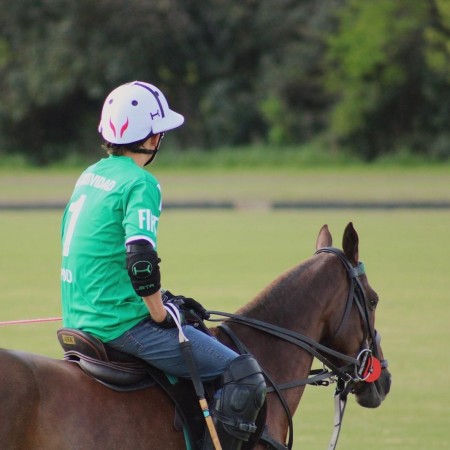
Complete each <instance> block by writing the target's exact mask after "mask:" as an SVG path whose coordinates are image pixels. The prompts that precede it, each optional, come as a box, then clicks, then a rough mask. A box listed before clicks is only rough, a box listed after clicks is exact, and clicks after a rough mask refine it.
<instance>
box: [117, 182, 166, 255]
mask: <svg viewBox="0 0 450 450" xmlns="http://www.w3.org/2000/svg"><path fill="white" fill-rule="evenodd" d="M124 208H125V214H124V221H123V228H124V230H125V242H129V241H130V240H135V239H146V240H148V241H150V242H151V244H152V245H153V247H154V248H155V249H156V248H157V231H158V222H159V216H160V214H161V188H160V186H159V184H157V183H153V182H150V181H143V182H140V183H138V184H136V185H134V186H133V187H132V188H131V189H130V192H129V195H128V197H127V201H126V204H125V205H124Z"/></svg>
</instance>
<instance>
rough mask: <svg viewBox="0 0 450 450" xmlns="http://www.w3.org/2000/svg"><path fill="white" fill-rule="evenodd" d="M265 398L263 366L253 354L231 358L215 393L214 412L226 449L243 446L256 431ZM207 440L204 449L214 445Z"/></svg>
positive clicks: (237, 448) (220, 437) (238, 448)
mask: <svg viewBox="0 0 450 450" xmlns="http://www.w3.org/2000/svg"><path fill="white" fill-rule="evenodd" d="M265 398H266V383H265V380H264V376H263V374H262V370H261V367H260V366H259V364H258V362H257V361H256V359H255V358H254V357H253V356H251V355H241V356H238V357H237V358H236V359H234V360H233V361H231V362H230V363H229V365H228V367H227V369H226V370H225V372H224V373H223V375H222V388H221V389H220V390H218V391H217V393H216V395H215V396H214V404H213V407H212V411H211V413H212V416H213V418H214V422H215V424H216V428H217V433H218V435H219V439H220V442H221V444H222V447H223V449H224V450H226V449H233V450H240V448H241V446H242V443H243V442H244V441H248V440H249V438H250V436H251V434H252V433H254V432H255V431H256V425H255V420H256V417H257V415H258V412H259V410H260V409H261V407H262V405H263V404H264V401H265ZM207 441H208V439H207V440H206V443H205V446H204V447H203V448H204V450H209V449H212V448H213V447H211V446H210V444H208V442H207Z"/></svg>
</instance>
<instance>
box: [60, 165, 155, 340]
mask: <svg viewBox="0 0 450 450" xmlns="http://www.w3.org/2000/svg"><path fill="white" fill-rule="evenodd" d="M160 213H161V190H160V186H159V184H158V181H157V180H156V179H155V178H154V177H153V175H151V174H150V173H148V172H147V171H145V170H144V169H142V168H141V167H139V166H138V165H137V164H136V163H135V162H134V161H133V160H132V159H131V158H128V157H126V156H110V157H109V158H105V159H102V160H100V161H99V162H97V163H96V164H94V165H93V166H91V167H89V168H88V169H86V170H85V171H84V172H83V173H82V174H81V176H80V178H79V179H78V181H77V183H76V185H75V189H74V191H73V194H72V197H71V199H70V202H69V204H68V205H67V207H66V210H65V212H64V216H63V220H62V247H63V248H62V253H63V257H62V268H61V291H62V308H63V325H64V326H65V327H70V328H77V329H81V330H83V331H87V332H88V333H92V334H93V335H94V336H96V337H98V338H99V339H101V340H102V341H105V342H107V341H110V340H112V339H115V338H117V337H118V336H120V335H121V334H123V333H124V332H125V331H127V330H128V329H130V328H131V327H133V326H134V325H136V324H137V323H138V322H140V321H141V320H142V319H143V318H145V317H147V316H148V315H149V311H148V308H147V306H146V305H145V303H144V301H143V300H142V298H141V297H139V296H138V295H137V294H136V293H135V291H134V289H133V286H132V285H131V281H130V278H129V276H128V271H127V268H126V243H127V242H129V241H130V240H136V239H145V240H147V241H149V242H151V243H152V245H153V247H154V248H155V249H156V247H157V239H156V233H157V228H158V221H159V216H160Z"/></svg>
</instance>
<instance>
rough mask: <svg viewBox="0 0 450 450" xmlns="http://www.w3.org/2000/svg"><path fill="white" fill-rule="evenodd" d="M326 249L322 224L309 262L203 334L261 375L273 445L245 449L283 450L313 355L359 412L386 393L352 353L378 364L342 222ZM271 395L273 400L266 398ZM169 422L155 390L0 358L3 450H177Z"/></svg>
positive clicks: (26, 357) (362, 283) (17, 357)
mask: <svg viewBox="0 0 450 450" xmlns="http://www.w3.org/2000/svg"><path fill="white" fill-rule="evenodd" d="M331 245H332V238H331V234H330V233H329V231H328V227H327V226H326V225H325V226H323V227H322V229H321V230H320V233H319V236H318V238H317V244H316V248H317V250H318V252H317V253H316V254H315V255H314V256H313V257H312V258H310V259H308V260H307V261H305V262H304V263H302V264H300V265H298V266H297V267H295V268H293V269H291V270H289V271H288V272H286V273H285V274H283V275H281V276H280V277H278V278H277V279H276V280H275V281H274V282H272V283H271V284H270V285H269V286H268V287H267V288H266V289H265V290H263V291H262V292H261V293H260V294H259V295H258V296H257V297H256V298H255V299H254V300H253V301H252V302H250V303H249V304H247V305H246V306H244V307H243V308H242V309H240V310H239V311H238V312H237V314H236V315H235V316H233V317H232V318H230V319H228V320H226V321H225V327H221V326H219V327H217V328H214V329H213V332H214V333H215V334H216V335H217V337H218V338H219V339H220V340H222V341H224V342H225V343H226V344H228V345H232V346H238V347H239V346H242V347H243V348H246V349H248V351H250V352H251V353H252V354H253V355H254V356H255V357H256V358H257V360H258V361H259V363H260V365H261V366H262V367H263V369H264V370H265V372H266V375H267V377H268V386H269V393H268V399H267V419H266V425H267V430H268V435H270V439H271V440H273V442H275V441H276V442H278V443H283V445H281V444H274V445H273V446H270V445H269V447H268V444H267V443H265V444H264V445H263V444H262V443H260V444H257V445H256V447H255V448H258V449H262V448H289V446H290V445H291V442H289V443H288V447H285V442H286V439H287V437H288V434H289V427H290V426H291V417H292V415H293V414H294V413H295V411H296V409H297V407H298V405H299V402H300V399H301V397H302V394H303V390H304V387H305V383H308V376H309V374H310V369H311V366H312V362H313V359H314V357H316V358H319V359H321V360H322V361H324V364H325V365H326V366H327V367H329V368H330V371H329V372H328V374H330V375H329V376H334V377H337V378H339V379H340V380H341V381H342V383H343V386H344V387H343V389H344V390H345V394H347V393H348V392H350V390H351V392H353V393H354V394H355V396H356V399H357V401H358V403H359V404H361V405H362V406H364V407H377V406H378V405H379V404H380V403H381V402H382V401H383V399H384V398H385V396H386V395H387V394H388V392H389V388H390V374H389V372H388V370H387V367H386V366H387V364H385V363H382V371H381V376H380V377H379V378H378V380H377V381H375V382H372V383H368V382H366V381H364V380H363V378H365V376H363V373H362V371H363V370H362V369H364V367H362V366H363V365H364V364H362V362H361V359H362V357H361V355H365V354H368V353H370V352H369V350H371V351H372V353H373V354H374V355H375V356H377V357H378V358H379V359H381V360H383V356H382V351H381V348H380V344H379V339H377V338H376V331H375V329H374V320H375V317H374V315H375V311H374V310H375V306H376V303H377V301H378V298H377V295H376V293H375V292H374V291H373V290H372V288H371V287H370V286H369V284H368V281H367V277H366V275H365V274H364V270H363V266H362V264H360V263H359V261H358V235H357V234H356V232H355V230H354V229H353V226H352V224H351V223H350V224H349V225H348V226H347V228H346V230H345V232H344V237H343V252H342V251H340V250H337V249H334V248H331ZM247 320H248V322H247ZM300 333H301V334H300ZM233 341H234V342H233ZM365 349H367V353H366V352H365ZM361 350H363V351H362V352H361ZM325 376H328V375H327V374H325V375H323V374H322V375H318V376H316V379H319V378H320V379H323V377H325ZM313 378H314V376H313ZM305 380H306V381H305ZM273 387H275V390H278V391H279V392H280V393H281V399H280V398H279V396H278V395H276V393H275V392H271V390H272V389H273ZM173 415H174V406H173V404H172V403H171V402H170V400H168V398H167V397H166V395H165V394H164V393H163V392H162V391H161V390H160V389H159V388H158V387H156V386H154V387H150V388H146V389H145V390H141V391H135V392H127V393H121V392H116V391H113V390H111V389H109V388H107V387H105V386H104V385H102V384H100V383H98V382H97V381H95V380H94V379H93V378H91V377H89V376H88V375H86V374H85V373H84V372H83V371H82V370H81V369H80V368H79V367H78V366H76V365H75V364H72V363H69V362H67V361H63V360H54V359H50V358H47V357H43V356H38V355H33V354H28V353H22V352H16V351H8V350H1V351H0V447H1V448H2V449H4V450H12V449H14V450H21V449H24V450H25V449H26V450H30V449H33V450H40V449H42V450H44V449H45V450H53V449H54V450H66V449H67V450H68V449H83V450H85V449H96V450H97V449H109V450H113V449H121V450H123V449H133V450H137V449H154V450H158V449H164V450H167V449H182V448H185V445H186V444H185V441H184V438H183V434H182V433H180V432H177V431H175V430H174V427H173ZM290 440H292V438H291V439H290ZM276 445H278V446H276Z"/></svg>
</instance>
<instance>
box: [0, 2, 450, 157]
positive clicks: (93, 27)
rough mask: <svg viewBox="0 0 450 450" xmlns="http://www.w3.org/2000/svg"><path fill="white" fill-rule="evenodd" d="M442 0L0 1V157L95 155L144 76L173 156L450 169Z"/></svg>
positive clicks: (448, 52)
mask: <svg viewBox="0 0 450 450" xmlns="http://www.w3.org/2000/svg"><path fill="white" fill-rule="evenodd" d="M448 5H449V3H448V2H446V0H421V1H416V0H414V1H411V0H398V1H395V2H393V1H391V0H379V1H377V2H367V1H364V0H323V1H320V2H318V1H316V0H303V1H301V2H299V1H296V0H242V1H229V0H211V1H208V2H199V1H197V0H151V1H150V0H96V1H92V0H77V1H73V0H20V1H18V2H11V1H8V0H0V11H1V12H0V29H1V30H2V31H1V35H0V92H1V94H0V95H1V97H0V99H1V101H0V152H2V153H5V152H7V151H14V152H18V153H22V154H24V155H26V156H27V158H28V159H29V160H30V161H31V162H33V163H35V164H40V165H45V164H48V163H51V162H53V161H55V160H58V159H62V158H65V157H66V156H67V155H68V154H70V153H73V152H77V153H78V154H83V153H85V154H92V153H94V152H96V151H97V149H98V146H99V144H100V139H99V137H98V134H97V131H96V128H97V124H98V119H99V113H100V109H101V105H102V101H103V99H104V97H105V95H107V93H108V92H109V91H110V90H111V89H112V88H114V87H116V86H117V85H119V84H121V83H124V82H127V81H132V80H135V79H142V80H145V81H149V82H152V83H154V84H156V85H158V86H159V87H160V88H161V89H162V90H163V91H164V92H166V93H167V97H168V99H169V102H170V104H171V105H172V107H173V108H174V109H175V110H177V111H180V112H181V113H183V114H184V115H185V116H186V124H185V126H184V127H182V128H181V129H180V130H178V131H177V132H176V133H174V135H173V136H171V139H170V142H171V144H172V145H175V146H177V147H179V148H180V149H183V148H187V147H190V148H193V147H197V148H203V149H207V150H214V149H215V148H217V147H223V146H230V145H231V146H233V145H248V144H252V143H265V144H270V145H277V146H278V145H290V146H292V145H299V144H304V143H306V142H312V141H317V140H318V139H319V140H320V142H329V143H332V145H331V144H330V151H333V152H335V151H336V150H342V149H346V150H348V149H350V150H351V151H353V152H355V153H358V154H360V155H363V156H364V157H365V158H366V159H374V158H376V157H378V156H379V155H383V154H385V153H393V152H397V151H404V149H408V150H411V151H414V152H416V153H421V154H425V155H429V156H432V157H434V158H448V157H449V155H450V149H449V137H450V136H449V132H448V131H447V130H448V129H449V126H448V123H449V116H450V114H449V112H450V111H449V108H450V106H449V104H450V102H449V100H450V87H449V86H450V77H449V70H448V67H449V62H450V61H449V59H450V49H449V48H450V47H449V46H450V44H449V42H450V30H449V27H448V24H449V23H450V8H449V6H448Z"/></svg>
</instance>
